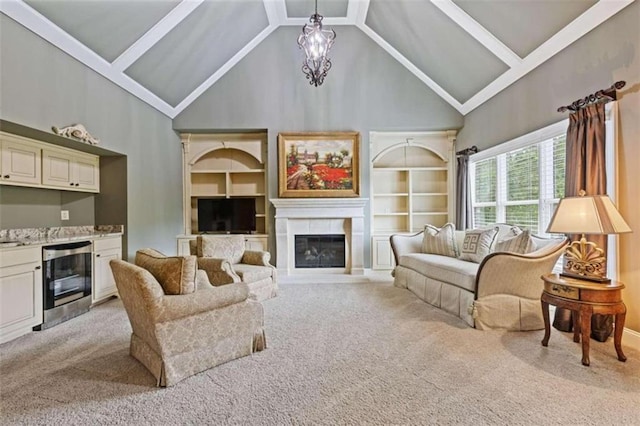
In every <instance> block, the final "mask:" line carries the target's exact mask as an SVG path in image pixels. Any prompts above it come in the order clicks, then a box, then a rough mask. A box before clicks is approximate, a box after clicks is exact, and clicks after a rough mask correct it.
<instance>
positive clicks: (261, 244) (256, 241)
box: [244, 236, 267, 251]
mask: <svg viewBox="0 0 640 426" xmlns="http://www.w3.org/2000/svg"><path fill="white" fill-rule="evenodd" d="M244 244H245V248H246V249H247V250H254V251H267V237H258V236H253V237H247V238H245V239H244Z"/></svg>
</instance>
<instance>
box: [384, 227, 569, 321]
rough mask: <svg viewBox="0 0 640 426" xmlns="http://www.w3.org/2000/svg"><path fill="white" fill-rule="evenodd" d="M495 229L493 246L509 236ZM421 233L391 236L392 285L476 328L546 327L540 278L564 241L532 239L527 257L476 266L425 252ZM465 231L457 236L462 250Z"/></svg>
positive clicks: (502, 256) (496, 258)
mask: <svg viewBox="0 0 640 426" xmlns="http://www.w3.org/2000/svg"><path fill="white" fill-rule="evenodd" d="M493 227H497V228H498V233H497V236H496V241H498V240H501V239H505V238H507V237H508V236H509V232H510V230H511V229H512V226H511V225H505V224H498V225H493ZM423 233H424V231H423V232H419V233H417V234H413V235H402V234H397V235H393V236H391V247H392V249H393V253H394V256H395V261H396V265H397V266H396V267H395V269H394V271H393V274H394V285H395V286H397V287H401V288H406V289H409V290H410V291H412V292H413V293H415V294H416V295H417V296H418V297H419V298H420V299H422V300H424V301H425V302H427V303H429V304H431V305H433V306H436V307H439V308H441V309H443V310H445V311H447V312H449V313H452V314H454V315H456V316H458V317H460V318H461V319H463V320H464V321H465V322H466V323H467V324H469V325H470V326H471V327H476V328H478V329H494V328H499V329H507V330H538V329H542V328H544V322H543V319H542V311H541V307H540V295H541V293H542V289H543V283H542V280H541V278H540V276H541V275H542V274H546V273H549V272H551V270H552V269H553V266H554V265H555V263H556V261H557V260H558V258H559V257H560V256H561V255H562V253H563V250H564V248H565V247H566V245H567V239H566V238H563V239H546V238H540V237H536V236H531V240H533V242H534V243H535V246H536V248H535V250H534V251H532V252H529V253H526V254H516V253H509V252H492V253H490V254H489V255H487V256H486V257H484V259H483V260H482V261H481V262H480V263H474V262H471V261H467V260H461V259H459V258H456V257H449V256H443V255H438V254H427V253H423V250H422V249H423V237H424V236H423ZM464 237H465V232H464V231H455V239H456V244H457V245H458V247H462V245H463V239H464Z"/></svg>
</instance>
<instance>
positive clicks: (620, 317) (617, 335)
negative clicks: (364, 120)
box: [613, 307, 627, 362]
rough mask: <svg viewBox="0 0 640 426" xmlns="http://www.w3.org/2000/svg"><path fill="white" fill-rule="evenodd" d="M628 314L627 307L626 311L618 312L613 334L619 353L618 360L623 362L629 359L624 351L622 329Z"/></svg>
mask: <svg viewBox="0 0 640 426" xmlns="http://www.w3.org/2000/svg"><path fill="white" fill-rule="evenodd" d="M626 316H627V314H626V307H625V312H622V313H619V314H616V323H615V326H616V328H615V331H614V334H613V344H614V346H615V348H616V352H617V353H618V360H619V361H622V362H625V361H626V360H627V357H626V356H624V353H622V330H623V329H624V320H625V317H626Z"/></svg>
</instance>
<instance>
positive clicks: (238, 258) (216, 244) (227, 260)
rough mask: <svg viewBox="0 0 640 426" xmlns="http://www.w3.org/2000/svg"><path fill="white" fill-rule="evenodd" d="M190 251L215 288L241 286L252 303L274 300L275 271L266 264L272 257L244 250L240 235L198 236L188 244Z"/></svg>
mask: <svg viewBox="0 0 640 426" xmlns="http://www.w3.org/2000/svg"><path fill="white" fill-rule="evenodd" d="M189 249H190V251H191V254H192V255H196V256H197V257H198V268H199V269H202V270H204V271H205V272H206V273H207V277H208V278H209V281H210V282H211V284H213V285H214V286H219V285H224V284H229V283H237V282H243V283H246V284H247V286H248V287H249V297H250V298H252V299H255V300H258V301H263V300H267V299H271V298H272V297H275V296H276V294H277V292H278V284H277V281H276V268H275V267H274V266H273V265H271V264H270V263H269V260H270V258H271V254H270V253H269V252H267V251H256V250H246V248H245V241H244V237H243V236H242V235H228V236H220V235H199V236H198V237H197V238H196V240H193V241H190V242H189Z"/></svg>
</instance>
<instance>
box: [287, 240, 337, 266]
mask: <svg viewBox="0 0 640 426" xmlns="http://www.w3.org/2000/svg"><path fill="white" fill-rule="evenodd" d="M295 267H296V268H344V267H345V242H344V235H341V234H336V235H296V236H295Z"/></svg>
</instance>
